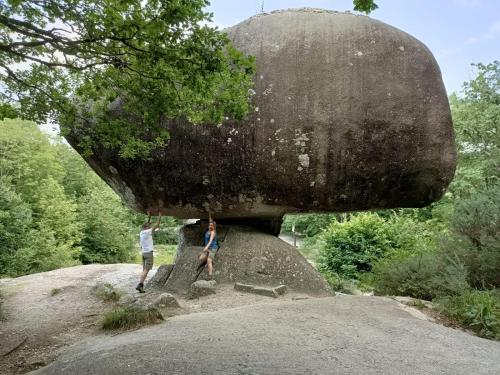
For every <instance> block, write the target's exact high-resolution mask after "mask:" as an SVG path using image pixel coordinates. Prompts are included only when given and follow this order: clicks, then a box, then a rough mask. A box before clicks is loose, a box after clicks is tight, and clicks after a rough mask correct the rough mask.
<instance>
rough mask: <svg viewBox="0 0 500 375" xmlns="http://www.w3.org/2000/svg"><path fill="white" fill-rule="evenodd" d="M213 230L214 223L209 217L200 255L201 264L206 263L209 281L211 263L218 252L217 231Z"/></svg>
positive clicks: (211, 270) (211, 272)
mask: <svg viewBox="0 0 500 375" xmlns="http://www.w3.org/2000/svg"><path fill="white" fill-rule="evenodd" d="M215 228H216V223H215V221H214V220H212V217H211V216H210V218H209V221H208V230H207V231H206V232H205V235H204V237H203V245H204V246H205V247H204V248H203V253H201V254H200V261H201V262H202V264H203V263H205V261H206V262H207V266H208V277H209V279H212V274H213V269H214V266H213V261H214V258H215V254H216V253H217V250H219V241H217V231H216V229H215Z"/></svg>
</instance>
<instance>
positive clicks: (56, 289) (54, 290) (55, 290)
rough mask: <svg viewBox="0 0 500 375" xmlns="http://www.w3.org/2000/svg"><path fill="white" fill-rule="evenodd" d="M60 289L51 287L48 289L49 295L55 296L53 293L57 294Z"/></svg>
mask: <svg viewBox="0 0 500 375" xmlns="http://www.w3.org/2000/svg"><path fill="white" fill-rule="evenodd" d="M61 291H62V290H61V288H54V289H52V290H51V291H50V295H51V296H55V295H57V294H59V293H61Z"/></svg>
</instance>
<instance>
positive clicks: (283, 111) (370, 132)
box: [68, 9, 456, 233]
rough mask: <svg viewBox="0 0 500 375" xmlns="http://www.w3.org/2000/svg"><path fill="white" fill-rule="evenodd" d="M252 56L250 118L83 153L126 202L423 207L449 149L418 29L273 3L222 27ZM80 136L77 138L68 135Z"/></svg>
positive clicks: (447, 120) (268, 212) (277, 208)
mask: <svg viewBox="0 0 500 375" xmlns="http://www.w3.org/2000/svg"><path fill="white" fill-rule="evenodd" d="M226 31H227V33H228V35H229V37H230V39H231V40H232V41H233V43H234V45H235V46H236V47H237V48H239V49H241V50H242V51H244V52H246V53H249V54H252V55H254V56H256V62H257V74H256V76H255V87H254V91H255V95H254V96H253V101H254V106H255V110H254V112H252V113H251V114H250V115H249V117H248V118H247V119H246V120H245V121H240V122H236V121H232V120H228V121H226V122H225V123H224V124H222V125H221V126H215V125H208V124H207V125H199V126H194V125H192V124H189V123H186V122H185V121H183V120H164V121H163V126H164V127H165V128H166V129H168V131H169V132H170V134H171V141H170V143H169V144H168V146H167V147H165V148H164V149H161V150H157V151H155V152H154V153H153V155H152V158H151V160H123V159H120V158H119V157H118V155H117V153H116V152H114V151H110V150H106V149H102V148H96V149H95V150H94V154H93V155H91V156H90V157H88V158H87V162H88V163H89V164H90V166H91V167H92V168H93V169H94V170H95V171H96V172H97V173H98V174H99V175H100V176H101V177H102V178H103V179H104V180H105V181H106V182H107V183H108V184H109V185H110V186H111V187H112V188H113V189H114V190H115V191H116V192H117V193H118V194H119V195H120V196H121V197H122V198H123V199H124V201H125V202H126V203H127V204H128V205H130V206H131V207H132V208H134V209H136V210H138V211H142V212H145V211H146V210H147V209H152V210H156V209H157V208H160V209H161V210H162V211H163V214H165V215H172V216H176V217H178V218H200V217H206V213H207V211H209V210H210V211H212V213H213V215H214V216H215V217H217V218H220V219H227V220H226V221H229V222H235V221H238V220H239V221H240V222H241V223H244V222H245V221H258V222H262V223H264V225H263V226H264V227H267V228H268V229H269V228H270V231H271V232H274V233H275V232H276V229H277V228H279V224H280V222H281V218H282V216H283V215H284V214H285V213H289V212H311V211H313V212H332V211H336V212H341V211H353V210H368V209H384V208H395V207H422V206H425V205H427V204H429V203H431V202H433V201H436V200H438V199H439V198H440V197H441V196H442V194H443V193H444V191H445V189H446V187H447V186H448V184H449V182H450V181H451V179H452V177H453V174H454V170H455V163H456V154H455V147H454V140H453V129H452V122H451V115H450V108H449V103H448V98H447V95H446V91H445V88H444V85H443V81H442V78H441V73H440V70H439V67H438V65H437V63H436V61H435V59H434V57H433V55H432V53H431V52H430V51H429V50H428V49H427V47H426V46H425V45H423V44H422V43H421V42H419V41H418V40H417V39H415V38H413V37H412V36H410V35H408V34H406V33H405V32H403V31H400V30H398V29H396V28H394V27H391V26H389V25H387V24H384V23H382V22H379V21H376V20H373V19H371V18H369V17H366V16H359V15H353V14H349V13H336V12H330V11H324V10H316V9H298V10H287V11H279V12H273V13H269V14H262V15H258V16H255V17H252V18H250V19H248V20H246V21H243V22H242V23H240V24H238V25H236V26H234V27H231V28H229V29H227V30H226ZM68 140H69V142H70V143H71V144H72V145H73V146H75V148H76V149H78V146H77V145H78V139H77V138H76V137H75V136H74V135H71V134H70V135H69V136H68Z"/></svg>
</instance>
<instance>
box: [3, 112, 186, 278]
mask: <svg viewBox="0 0 500 375" xmlns="http://www.w3.org/2000/svg"><path fill="white" fill-rule="evenodd" d="M145 219H146V217H145V215H142V214H139V213H136V212H134V211H132V210H130V209H129V208H127V207H126V206H125V205H124V204H123V203H122V202H121V200H120V198H119V197H118V196H117V195H116V194H115V193H114V192H113V190H111V188H110V187H109V186H108V185H107V184H106V183H105V182H104V181H103V180H101V178H100V177H99V176H97V175H96V174H95V172H94V171H92V170H91V169H90V167H89V166H88V165H87V164H86V163H85V162H84V161H83V159H82V158H81V157H80V155H78V154H77V153H76V152H75V151H74V150H73V149H72V148H70V146H68V145H67V143H65V142H63V140H62V139H61V138H49V137H48V136H47V135H46V134H44V133H42V132H41V131H40V129H39V128H38V126H37V125H36V124H35V123H33V122H30V121H23V120H19V119H5V120H4V121H1V122H0V249H1V252H0V276H19V275H24V274H28V273H34V272H42V271H48V270H52V269H56V268H60V267H67V266H72V265H76V264H88V263H119V262H135V261H139V259H138V255H139V250H138V248H137V245H138V244H137V238H138V232H139V230H140V226H141V224H142V223H143V222H144V221H145ZM162 224H163V225H162V231H161V232H160V234H159V235H158V236H157V238H156V242H157V244H160V245H172V244H175V243H176V242H177V236H176V230H177V228H178V226H179V225H180V222H179V221H177V220H175V219H174V218H171V217H166V218H163V220H162ZM162 249H163V248H162ZM169 250H170V251H171V250H172V249H171V248H170V249H169Z"/></svg>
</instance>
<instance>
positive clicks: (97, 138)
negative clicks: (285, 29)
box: [0, 0, 254, 157]
mask: <svg viewBox="0 0 500 375" xmlns="http://www.w3.org/2000/svg"><path fill="white" fill-rule="evenodd" d="M207 5H208V1H206V0H177V1H170V0H147V1H141V0H107V1H99V2H95V1H91V0H43V1H42V0H24V1H20V0H9V1H6V2H0V38H1V39H2V44H1V46H0V71H1V73H0V77H1V81H2V82H3V87H2V89H1V90H0V96H1V97H2V99H3V101H5V102H8V103H12V102H18V103H19V104H20V110H21V113H23V115H24V116H25V117H26V118H29V119H33V120H35V121H37V122H46V121H47V120H49V119H50V120H52V121H53V122H55V123H59V124H60V125H61V128H62V131H63V133H64V134H67V133H68V132H70V131H74V132H77V133H78V135H79V139H81V140H82V142H81V144H80V147H81V148H82V149H83V150H84V151H86V152H91V149H92V146H94V145H96V144H100V145H104V146H106V147H109V148H117V149H118V150H119V151H120V153H121V155H122V156H124V157H135V156H145V155H147V154H148V152H149V151H150V150H151V149H152V148H154V147H159V146H162V145H164V144H165V142H166V141H167V140H168V137H169V135H168V133H167V132H166V131H165V130H164V129H163V128H162V127H161V120H162V119H163V118H181V117H183V118H187V119H188V120H189V121H191V122H193V123H201V122H206V123H215V124H219V123H221V122H222V121H223V119H224V118H225V117H226V116H229V117H235V118H242V117H243V116H244V115H245V114H246V113H247V112H248V110H249V103H248V95H249V89H250V88H251V86H252V75H253V72H254V66H253V59H252V58H251V57H247V56H244V55H243V54H242V53H240V52H238V51H236V50H235V49H234V48H233V47H232V46H231V44H230V42H229V40H228V38H227V36H226V35H225V34H223V33H221V32H220V31H219V30H217V29H216V28H213V27H210V26H207V25H206V23H207V22H208V21H210V20H211V14H209V13H207V12H205V11H204V10H203V9H204V7H206V6H207ZM117 98H119V101H120V102H121V104H120V106H121V107H122V111H123V116H118V118H117V117H116V116H115V117H113V116H111V114H110V112H109V111H108V109H109V106H110V103H112V102H113V101H115V100H116V99H117ZM91 118H92V120H90V119H91ZM89 121H91V122H92V124H90V123H89Z"/></svg>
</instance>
